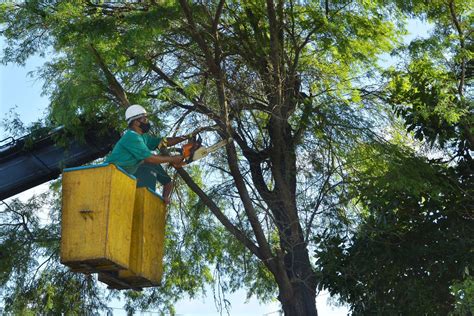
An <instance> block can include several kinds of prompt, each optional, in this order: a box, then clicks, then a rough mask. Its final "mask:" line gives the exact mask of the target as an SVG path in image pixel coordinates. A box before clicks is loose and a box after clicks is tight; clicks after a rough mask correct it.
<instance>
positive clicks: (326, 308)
mask: <svg viewBox="0 0 474 316" xmlns="http://www.w3.org/2000/svg"><path fill="white" fill-rule="evenodd" d="M408 29H409V32H410V33H409V34H408V35H407V36H406V37H405V42H406V41H408V40H411V39H413V38H414V37H416V36H425V35H426V34H427V32H428V31H429V27H427V26H426V24H425V23H422V22H420V21H410V22H409V25H408ZM4 45H5V43H4V41H3V40H2V39H1V38H0V49H3V47H4ZM45 61H46V60H45V59H43V58H40V57H36V56H35V57H32V58H30V59H29V60H27V62H26V65H25V66H17V65H0V122H1V121H3V118H5V117H6V116H8V112H9V111H10V109H14V110H15V111H16V112H17V113H18V114H19V116H20V118H21V119H22V121H23V122H24V123H25V124H29V123H31V122H33V121H35V120H37V119H39V118H41V117H43V116H44V112H45V109H46V108H47V106H48V98H47V97H45V96H41V91H42V84H43V82H42V81H41V80H37V79H34V78H32V77H31V76H29V75H28V74H29V73H30V72H34V71H36V70H37V69H38V68H39V67H40V66H41V65H42V64H43V63H44V62H45ZM5 137H6V134H5V133H4V131H3V129H2V128H1V127H0V146H1V145H2V144H3V143H1V141H2V140H3V139H4V138H5ZM44 190H47V185H41V186H38V187H36V188H33V189H30V190H28V191H25V192H23V193H22V194H19V195H17V196H16V197H18V198H20V199H22V200H23V199H27V198H28V197H29V196H31V195H32V194H34V193H39V192H42V191H44ZM208 293H209V294H208V297H207V298H198V299H194V300H189V299H188V298H186V297H184V298H183V299H182V300H181V301H179V302H178V304H177V305H176V312H177V313H178V315H182V316H208V315H209V316H210V315H219V313H218V312H217V310H216V307H215V304H214V300H213V297H212V291H211V290H210V289H209V290H208ZM228 299H229V301H230V302H231V305H232V307H231V311H230V315H232V316H240V315H242V316H243V315H246V316H247V315H268V316H273V315H279V313H278V311H279V309H280V307H279V304H278V303H277V302H275V303H271V304H266V305H262V304H259V303H258V302H257V300H256V299H250V300H249V301H247V302H246V300H245V292H244V291H239V292H237V293H234V294H232V295H230V296H229V297H228ZM328 300H330V296H329V294H328V293H326V292H323V293H321V294H320V295H319V297H318V298H317V307H318V313H319V315H320V316H344V315H347V314H348V308H347V307H334V306H332V305H331V304H328V303H327V301H328ZM122 305H123V304H122V303H121V302H117V301H114V302H112V303H111V304H110V306H111V307H113V308H115V309H114V315H125V312H124V311H123V310H121V309H120V308H121V307H122Z"/></svg>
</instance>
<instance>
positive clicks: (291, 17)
mask: <svg viewBox="0 0 474 316" xmlns="http://www.w3.org/2000/svg"><path fill="white" fill-rule="evenodd" d="M0 8H1V9H0V12H1V14H0V16H1V18H0V21H1V22H2V23H3V25H4V28H3V29H2V35H4V36H5V37H6V38H7V39H8V47H7V48H6V50H5V51H4V55H3V61H4V62H17V63H22V62H24V61H25V59H26V58H28V56H30V55H31V54H34V53H43V54H46V53H47V54H50V55H51V56H52V58H51V61H50V62H48V63H47V64H46V65H45V67H44V68H43V70H42V71H41V73H40V74H39V75H40V76H41V77H42V78H44V79H45V80H46V86H45V92H46V93H48V94H49V95H50V98H51V106H50V111H49V121H50V123H51V124H53V125H55V124H63V125H65V126H66V128H67V129H69V130H71V131H73V132H75V133H77V134H80V132H81V126H82V124H81V121H80V120H79V118H78V117H79V115H80V116H82V117H85V118H86V119H87V120H91V121H94V120H96V119H97V118H98V117H105V119H106V120H108V121H109V122H111V123H112V124H115V126H117V128H123V127H124V125H123V123H122V122H123V119H122V116H123V111H124V108H125V107H126V106H127V105H129V104H130V103H141V104H144V105H145V106H147V107H148V108H149V109H150V110H151V111H152V112H153V113H155V114H156V118H155V123H156V127H157V131H160V132H161V133H163V130H165V131H168V132H169V133H177V132H183V131H190V130H192V129H194V128H195V127H200V126H213V130H212V132H209V133H207V134H206V138H207V141H208V142H209V143H212V142H214V141H215V140H218V139H228V138H232V139H233V141H232V142H230V143H229V144H228V145H227V146H226V149H225V153H223V152H222V153H220V154H216V155H214V156H213V157H211V158H209V159H208V160H206V161H205V162H206V163H204V162H203V163H201V164H199V165H195V166H189V167H187V168H186V169H185V170H180V171H179V172H178V173H179V176H180V179H181V180H180V181H182V182H184V183H185V184H186V185H187V186H186V187H185V186H182V187H181V188H180V190H179V191H178V192H177V193H176V194H177V195H178V196H179V197H180V199H179V203H176V204H175V205H174V206H172V209H171V213H172V216H171V217H170V219H169V225H168V228H167V229H168V231H167V234H168V236H169V237H170V238H168V239H167V241H168V243H169V244H168V245H167V254H166V259H165V260H166V267H165V269H166V270H165V279H164V284H163V286H162V287H161V288H159V289H153V290H150V291H148V292H146V294H138V293H135V292H130V293H128V294H127V296H128V297H129V298H130V301H129V303H128V307H129V309H130V310H133V309H135V308H142V307H144V306H148V305H150V304H153V305H155V306H156V305H158V306H161V307H163V306H166V307H169V306H170V305H171V304H172V302H173V300H175V299H176V298H177V297H179V296H180V295H182V294H183V293H188V294H190V295H191V296H192V295H195V294H196V293H198V292H199V291H201V290H202V289H203V286H204V284H205V283H208V282H218V284H219V285H220V287H221V288H222V289H224V290H227V291H234V290H236V289H238V288H240V287H242V286H244V287H245V288H246V289H247V290H248V293H249V295H257V296H258V297H259V298H261V299H269V298H271V297H275V296H277V297H278V300H279V301H280V302H281V304H282V308H283V310H284V312H285V314H286V315H316V314H317V312H316V306H315V296H316V294H317V291H318V284H322V285H324V286H326V287H330V285H329V283H328V282H327V279H326V277H329V276H331V273H327V274H325V273H326V270H323V274H322V275H321V274H320V273H318V270H317V269H316V266H317V265H316V260H314V258H313V255H312V253H313V252H314V251H315V250H316V246H318V242H319V241H320V239H318V238H320V237H321V236H324V238H325V239H324V240H330V239H327V238H330V237H331V238H332V236H334V234H341V232H344V231H345V232H346V233H347V234H349V235H350V234H351V228H352V227H353V225H355V224H358V223H359V222H360V221H361V220H360V218H359V216H358V213H357V212H358V209H357V206H358V205H359V204H358V203H357V202H358V201H357V200H355V199H359V198H360V199H362V203H368V202H367V201H368V200H367V199H363V198H364V197H366V196H367V192H372V191H371V190H374V187H372V186H370V185H373V184H377V185H385V183H384V182H370V183H369V185H368V184H367V183H366V182H365V181H366V178H364V176H365V177H367V176H368V175H369V174H370V173H368V171H371V170H377V169H376V168H373V169H370V168H367V164H368V163H369V162H370V160H371V156H370V155H369V156H367V155H365V156H364V155H362V153H363V152H361V151H363V149H364V148H366V149H365V150H366V151H367V152H369V153H370V152H374V151H375V150H381V152H385V151H388V150H390V149H391V148H393V146H395V147H396V150H393V152H395V153H397V154H400V155H401V158H400V161H403V159H408V160H409V159H411V158H410V157H411V156H413V155H412V154H410V153H406V151H404V150H401V149H398V147H399V146H398V144H397V143H396V142H395V141H393V140H392V143H394V144H392V145H390V144H389V143H388V142H387V140H384V139H383V138H382V137H381V136H383V135H382V133H381V131H383V128H385V127H386V125H387V124H389V122H390V121H389V119H390V117H389V116H387V115H386V113H387V111H386V110H387V104H397V105H398V104H401V103H400V102H398V101H397V102H395V101H393V100H395V98H396V97H397V95H395V94H393V95H387V94H384V95H383V98H380V93H378V92H379V91H378V90H377V88H379V87H380V84H379V80H380V77H379V76H378V68H377V67H376V66H375V65H376V60H377V57H378V55H379V54H381V53H383V52H388V51H390V50H391V49H392V48H393V47H394V45H395V44H396V40H397V38H398V37H399V35H400V34H401V29H399V28H398V27H399V26H400V25H399V24H398V22H394V21H399V20H400V19H401V18H402V14H403V12H404V11H403V10H406V11H408V12H410V13H411V12H415V13H417V12H418V11H416V10H418V7H410V8H406V7H400V9H399V7H398V6H397V3H396V2H387V1H331V2H329V1H323V2H321V1H282V0H279V1H272V0H267V1H263V0H255V1H242V2H241V1H224V0H220V1H193V2H188V1H185V0H181V1H136V2H135V1H130V2H124V3H115V2H110V3H109V2H94V1H74V2H69V1H58V2H54V1H28V2H26V3H22V4H3V5H2V6H1V7H0ZM415 9H416V10H415ZM466 64H467V62H466ZM466 67H467V66H466ZM466 69H467V68H466ZM393 75H395V74H393ZM394 78H395V79H394V80H393V81H392V82H393V86H394V87H397V86H399V85H398V84H397V82H398V81H397V80H396V79H397V77H394ZM400 78H401V77H400ZM400 80H403V79H400ZM400 80H399V81H400ZM398 95H401V94H398ZM390 98H391V100H392V102H388V101H387V100H389V99H390ZM380 147H382V149H380ZM357 152H361V153H360V156H357V155H355V153H357ZM407 156H408V157H409V158H406V157H407ZM392 160H393V163H396V162H397V161H396V160H395V159H392ZM398 162H399V161H398ZM387 168H388V170H391V169H393V166H392V165H389V166H388V167H387ZM360 170H365V171H367V173H361V172H360ZM382 176H383V175H382ZM417 180H420V178H417ZM188 188H189V189H188ZM376 188H378V186H377V187H376ZM383 192H385V191H382V192H381V193H380V195H379V199H380V201H385V200H384V199H385V198H393V195H391V194H390V192H389V193H387V194H386V195H384V193H383ZM387 192H388V191H387ZM409 193H410V194H413V192H411V191H410V192H409ZM381 203H382V202H381ZM329 233H330V235H327V234H329ZM38 246H39V247H40V246H41V245H38ZM318 258H324V254H323V253H322V252H319V253H318ZM321 264H322V263H321V261H320V265H321ZM336 264H337V262H336ZM7 266H8V265H7ZM212 270H214V271H215V273H214V275H213V274H212ZM71 277H72V276H71ZM16 279H17V276H16V275H14V274H11V273H7V274H6V276H5V278H4V280H5V281H6V280H10V282H14V280H16ZM322 282H323V283H322ZM22 289H23V288H22V287H18V285H17V286H13V287H12V289H11V290H10V291H8V293H9V295H10V296H9V297H11V298H12V302H14V301H15V298H18V296H13V294H12V293H14V291H16V290H20V291H21V290H22ZM338 291H340V290H338ZM340 292H341V293H343V292H342V291H340ZM92 297H93V296H92ZM344 298H345V297H344ZM31 300H32V301H38V299H37V297H36V296H34V297H32V298H31ZM348 301H350V302H352V301H351V300H349V299H348ZM12 304H13V303H12ZM9 306H13V305H9ZM54 306H55V307H54V308H55V310H56V311H59V310H63V307H61V305H54ZM99 307H100V306H97V305H96V306H95V307H94V308H99Z"/></svg>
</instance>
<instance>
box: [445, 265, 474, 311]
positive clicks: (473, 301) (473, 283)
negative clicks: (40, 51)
mask: <svg viewBox="0 0 474 316" xmlns="http://www.w3.org/2000/svg"><path fill="white" fill-rule="evenodd" d="M466 270H467V271H469V269H467V268H466ZM451 291H452V292H453V293H454V295H455V297H456V303H455V307H454V311H453V312H452V313H450V315H469V313H470V314H473V313H474V278H473V277H472V276H469V275H467V276H466V278H465V279H464V280H463V281H458V282H455V283H454V284H453V285H452V286H451Z"/></svg>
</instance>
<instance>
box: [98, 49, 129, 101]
mask: <svg viewBox="0 0 474 316" xmlns="http://www.w3.org/2000/svg"><path fill="white" fill-rule="evenodd" d="M89 50H90V51H91V52H92V54H93V55H94V57H95V59H96V62H97V64H98V65H99V67H100V69H101V70H102V71H103V72H104V75H105V78H106V79H107V83H108V84H109V89H110V90H111V91H112V93H113V94H114V95H115V97H116V98H117V100H118V101H119V104H120V105H121V106H123V107H124V108H127V107H129V106H130V102H129V101H128V98H127V93H126V92H125V90H124V89H123V87H122V85H121V84H120V83H119V82H118V80H117V78H115V76H114V75H113V74H112V72H111V71H110V69H109V68H108V67H107V65H106V64H105V62H104V60H103V59H102V57H101V56H100V54H99V52H98V51H97V50H96V49H95V47H94V45H92V44H89Z"/></svg>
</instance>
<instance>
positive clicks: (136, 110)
mask: <svg viewBox="0 0 474 316" xmlns="http://www.w3.org/2000/svg"><path fill="white" fill-rule="evenodd" d="M145 115H146V110H145V109H144V108H143V106H141V105H138V104H134V105H130V106H129V107H128V108H127V110H126V111H125V120H126V121H127V123H129V124H130V122H131V121H133V120H134V119H137V118H139V117H142V116H145Z"/></svg>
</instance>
